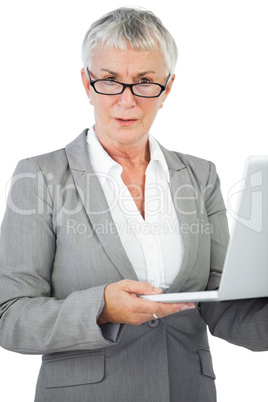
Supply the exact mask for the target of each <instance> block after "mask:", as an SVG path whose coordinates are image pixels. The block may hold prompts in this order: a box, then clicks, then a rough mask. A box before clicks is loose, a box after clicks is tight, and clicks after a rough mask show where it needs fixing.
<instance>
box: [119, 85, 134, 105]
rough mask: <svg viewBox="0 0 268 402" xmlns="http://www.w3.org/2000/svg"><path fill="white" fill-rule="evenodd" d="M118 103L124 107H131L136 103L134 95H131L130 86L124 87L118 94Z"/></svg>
mask: <svg viewBox="0 0 268 402" xmlns="http://www.w3.org/2000/svg"><path fill="white" fill-rule="evenodd" d="M118 104H119V105H120V106H124V107H133V106H135V105H136V97H135V95H133V93H132V92H131V89H130V88H125V89H124V91H123V92H122V93H121V94H120V95H119V99H118Z"/></svg>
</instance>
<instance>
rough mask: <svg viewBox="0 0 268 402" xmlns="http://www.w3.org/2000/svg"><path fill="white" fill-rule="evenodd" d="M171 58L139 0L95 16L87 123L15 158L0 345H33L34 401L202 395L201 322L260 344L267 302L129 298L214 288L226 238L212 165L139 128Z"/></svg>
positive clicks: (205, 373)
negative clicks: (51, 148) (39, 151)
mask: <svg viewBox="0 0 268 402" xmlns="http://www.w3.org/2000/svg"><path fill="white" fill-rule="evenodd" d="M176 57H177V50H176V45H175V42H174V40H173V38H172V37H171V35H170V34H169V32H168V31H167V30H166V29H165V28H164V27H163V25H162V23H161V22H160V20H159V19H157V18H156V17H155V16H154V15H153V14H152V13H150V12H146V11H140V10H136V9H128V8H122V9H119V10H116V11H113V12H111V13H109V14H107V15H105V16H104V17H102V18H101V19H100V20H98V21H96V22H95V23H94V24H93V25H92V26H91V28H90V29H89V31H88V33H87V34H86V37H85V40H84V43H83V61H84V68H83V69H82V81H83V85H84V87H85V90H86V93H87V95H88V97H89V100H90V103H91V105H92V106H93V107H94V113H95V124H94V126H93V127H91V128H90V129H89V130H85V131H84V132H83V133H82V134H81V135H80V136H79V137H77V138H76V139H75V140H74V141H73V142H72V143H71V144H68V145H67V146H66V148H64V149H61V150H59V151H55V152H52V153H50V154H46V155H42V156H38V157H33V158H29V159H27V160H24V161H21V162H20V163H19V164H18V167H17V169H16V171H15V174H14V177H13V182H12V184H11V190H10V195H9V200H8V205H7V211H6V214H5V217H4V220H3V224H2V233H1V236H2V238H1V250H0V253H1V254H0V261H1V271H0V275H1V276H0V291H1V293H0V306H1V307H0V316H1V320H0V343H1V345H2V346H3V347H5V348H6V349H9V350H13V351H17V352H20V353H30V354H43V355H44V356H43V363H42V366H41V369H40V374H39V378H38V383H37V389H36V398H35V401H36V402H48V401H50V402H51V401H57V402H60V401H64V402H66V401H70V402H73V401H81V402H83V401H89V400H90V401H96V402H102V401H103V402H104V401H105V402H107V401H118V400H120V401H130V402H132V401H137V400H139V401H144V402H145V401H146V402H147V401H151V400H153V401H154V402H163V401H171V402H174V401H177V400H183V401H195V402H197V401H200V402H201V401H202V402H204V401H206V402H208V401H215V400H216V391H215V385H214V379H215V375H214V372H213V367H212V362H211V356H210V351H209V345H208V340H207V335H206V328H207V327H206V325H207V324H208V325H209V327H210V330H211V332H212V333H213V334H215V335H217V336H220V337H222V338H224V339H226V340H228V341H230V342H233V343H235V344H239V345H243V346H245V347H248V348H251V349H254V350H260V349H266V348H267V339H266V336H265V329H267V302H266V300H258V301H254V300H249V301H238V302H228V303H218V304H217V303H208V304H205V303H203V304H200V305H198V306H195V305H194V304H193V303H185V304H164V303H156V302H151V301H147V300H144V299H142V298H140V297H139V295H146V294H158V293H161V292H178V291H181V290H182V291H188V290H204V289H215V288H217V286H218V283H219V280H220V275H221V269H222V265H223V260H224V256H225V251H226V245H227V242H228V229H227V220H226V214H225V207H224V203H223V200H222V197H221V193H220V188H219V180H218V177H217V174H216V171H215V167H214V165H213V164H212V163H210V162H208V161H205V160H201V159H198V158H195V157H192V156H187V155H182V154H178V153H176V152H171V151H167V150H166V149H164V148H163V147H162V146H161V145H159V144H158V142H157V141H156V140H155V139H154V138H153V137H152V136H151V135H150V134H149V130H150V127H151V125H152V123H153V121H154V118H155V117H156V114H157V112H158V110H159V109H161V107H162V106H163V103H164V101H165V99H166V98H167V96H168V94H169V93H170V91H171V89H172V84H173V82H174V79H175V75H174V67H175V64H176ZM167 129H169V127H168V126H167ZM200 222H202V226H203V227H205V228H206V230H201V228H199V229H200V230H196V227H197V226H198V224H199V223H200ZM196 225H197V226H196ZM193 228H194V230H193ZM260 323H261V325H264V330H263V331H260V330H258V328H259V327H257V325H258V326H259V325H260ZM256 324H257V325H256Z"/></svg>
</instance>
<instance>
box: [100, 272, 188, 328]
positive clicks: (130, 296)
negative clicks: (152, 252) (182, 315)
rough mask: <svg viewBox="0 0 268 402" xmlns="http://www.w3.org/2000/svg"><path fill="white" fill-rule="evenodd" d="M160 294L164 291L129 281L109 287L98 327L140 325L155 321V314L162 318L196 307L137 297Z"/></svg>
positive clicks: (105, 293)
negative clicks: (106, 325) (109, 324)
mask: <svg viewBox="0 0 268 402" xmlns="http://www.w3.org/2000/svg"><path fill="white" fill-rule="evenodd" d="M159 293H162V289H159V288H155V287H153V286H151V285H150V284H149V283H147V282H138V281H131V280H128V279H125V280H122V281H120V282H115V283H111V284H110V285H107V286H106V288H105V291H104V298H105V306H104V308H103V310H102V313H101V314H100V316H99V318H98V321H97V322H98V325H104V324H107V323H108V322H113V323H120V324H133V325H139V324H142V323H144V322H146V321H149V320H152V319H154V316H153V314H156V315H157V317H158V318H162V317H165V316H167V315H170V314H174V313H177V312H179V311H183V310H187V309H191V308H194V307H195V304H194V303H159V302H154V301H149V300H144V299H142V298H140V297H138V296H137V295H153V294H159Z"/></svg>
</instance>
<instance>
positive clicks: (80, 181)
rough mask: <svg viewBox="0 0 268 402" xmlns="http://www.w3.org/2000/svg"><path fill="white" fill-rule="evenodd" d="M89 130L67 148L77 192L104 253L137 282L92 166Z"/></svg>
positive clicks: (122, 272) (128, 276) (121, 270)
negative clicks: (88, 147)
mask: <svg viewBox="0 0 268 402" xmlns="http://www.w3.org/2000/svg"><path fill="white" fill-rule="evenodd" d="M86 134H87V129H86V130H84V131H83V132H82V133H81V134H80V136H79V137H77V138H76V139H75V140H74V141H73V142H71V143H70V144H68V145H67V146H66V148H65V150H66V154H67V158H68V161H69V166H70V170H71V172H72V175H73V179H74V182H75V185H76V187H77V191H78V193H79V195H80V198H81V200H82V203H83V205H84V207H85V210H86V212H87V215H88V217H89V220H90V221H91V224H92V226H93V229H94V230H95V233H96V235H97V236H98V238H99V241H100V243H101V244H102V246H103V248H104V250H105V251H106V253H107V254H108V255H109V257H110V259H111V260H112V262H113V263H114V265H115V267H116V269H117V270H118V271H119V272H120V273H121V275H122V276H123V277H124V278H128V279H132V280H138V278H137V275H136V273H135V271H134V269H133V267H132V264H131V262H130V260H129V258H128V256H127V254H126V252H125V249H124V247H123V245H122V243H121V240H120V237H119V234H118V231H117V229H116V226H115V224H114V221H113V219H112V216H111V214H110V211H109V207H108V204H107V202H106V198H105V195H104V193H103V190H102V187H101V185H100V182H99V180H98V178H97V176H96V175H95V173H94V170H93V167H92V165H91V163H90V158H89V155H88V150H87V142H86Z"/></svg>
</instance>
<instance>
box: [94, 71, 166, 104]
mask: <svg viewBox="0 0 268 402" xmlns="http://www.w3.org/2000/svg"><path fill="white" fill-rule="evenodd" d="M87 72H88V77H89V83H90V85H91V86H92V87H93V88H94V91H95V92H97V94H100V95H120V94H122V93H123V92H124V90H125V89H126V88H130V90H131V92H132V94H133V95H135V96H139V97H141V98H158V96H160V95H161V93H162V92H163V91H165V90H166V87H167V83H168V80H169V77H170V74H169V76H168V78H167V80H166V83H165V85H161V84H157V83H153V82H145V83H142V84H140V83H137V84H124V83H123V82H118V81H113V80H94V81H92V80H91V78H90V74H91V73H90V71H89V69H87Z"/></svg>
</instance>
